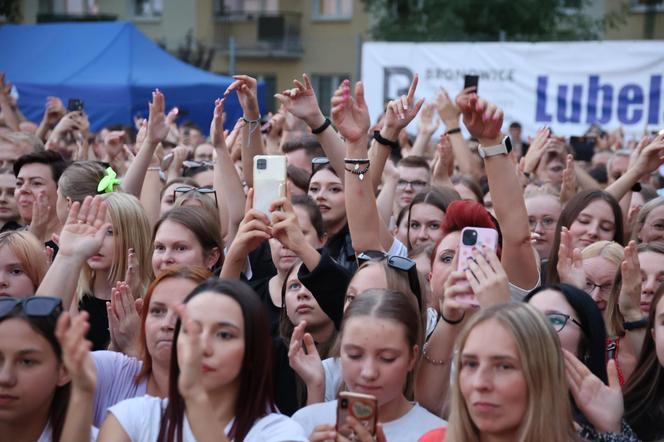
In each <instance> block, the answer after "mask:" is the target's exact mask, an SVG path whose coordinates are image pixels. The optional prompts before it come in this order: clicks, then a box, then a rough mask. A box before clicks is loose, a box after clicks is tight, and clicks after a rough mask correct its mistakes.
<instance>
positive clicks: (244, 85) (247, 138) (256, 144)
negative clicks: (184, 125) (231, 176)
mask: <svg viewBox="0 0 664 442" xmlns="http://www.w3.org/2000/svg"><path fill="white" fill-rule="evenodd" d="M233 78H235V81H234V82H233V83H232V84H231V85H230V86H228V89H226V92H224V98H226V97H227V96H228V95H229V94H231V93H232V92H233V91H236V92H237V97H238V100H239V101H240V106H242V112H243V114H242V119H243V120H244V121H245V123H246V124H245V125H244V126H243V127H242V143H243V145H242V170H243V172H244V180H245V181H246V182H247V186H249V187H254V164H253V162H254V157H255V156H256V155H262V154H263V153H265V149H264V147H263V138H262V136H261V130H260V129H261V123H260V118H261V114H260V111H259V109H258V99H257V98H256V94H257V93H258V83H257V82H256V79H255V78H252V77H250V76H248V75H235V76H234V77H233Z"/></svg>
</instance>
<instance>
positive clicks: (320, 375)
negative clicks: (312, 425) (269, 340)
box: [288, 321, 325, 403]
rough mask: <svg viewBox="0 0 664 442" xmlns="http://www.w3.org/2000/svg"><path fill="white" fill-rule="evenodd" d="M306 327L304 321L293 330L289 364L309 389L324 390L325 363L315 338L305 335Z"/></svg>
mask: <svg viewBox="0 0 664 442" xmlns="http://www.w3.org/2000/svg"><path fill="white" fill-rule="evenodd" d="M306 327H307V323H306V322H305V321H302V322H300V323H299V324H298V325H297V326H296V327H295V329H294V330H293V334H292V335H291V340H290V347H289V348H288V362H289V364H290V366H291V368H292V369H293V370H294V371H295V373H297V374H298V375H299V376H300V377H301V378H302V380H303V381H304V383H305V384H306V385H307V388H309V387H310V386H318V387H321V388H323V389H324V384H325V370H324V369H323V362H322V361H321V359H320V355H319V354H318V350H317V349H316V345H315V343H314V338H313V337H312V336H311V335H310V334H309V333H305V329H306ZM305 350H306V352H305ZM309 403H311V402H309Z"/></svg>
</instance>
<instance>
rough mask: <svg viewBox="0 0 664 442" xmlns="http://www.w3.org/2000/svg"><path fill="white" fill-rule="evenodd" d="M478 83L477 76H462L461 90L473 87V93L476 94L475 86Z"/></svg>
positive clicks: (478, 78) (478, 77)
mask: <svg viewBox="0 0 664 442" xmlns="http://www.w3.org/2000/svg"><path fill="white" fill-rule="evenodd" d="M479 82H480V76H479V75H464V76H463V88H464V89H466V88H469V87H474V88H475V93H477V85H478V83H479Z"/></svg>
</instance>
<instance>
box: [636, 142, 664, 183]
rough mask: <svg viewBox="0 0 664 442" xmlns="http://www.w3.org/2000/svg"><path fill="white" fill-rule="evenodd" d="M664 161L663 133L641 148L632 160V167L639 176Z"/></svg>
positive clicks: (652, 170) (653, 169) (652, 169)
mask: <svg viewBox="0 0 664 442" xmlns="http://www.w3.org/2000/svg"><path fill="white" fill-rule="evenodd" d="M637 150H638V148H637ZM663 162H664V134H661V135H657V136H656V137H655V139H654V140H652V142H651V143H650V144H648V145H647V146H645V147H644V148H643V150H642V151H641V153H640V154H639V155H638V157H637V158H636V161H635V162H634V169H635V170H636V171H637V172H638V174H639V175H640V176H643V175H645V174H647V173H651V172H654V171H655V170H656V169H657V168H658V167H659V166H660V165H661V164H662V163H663Z"/></svg>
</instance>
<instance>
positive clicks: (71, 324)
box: [55, 311, 97, 396]
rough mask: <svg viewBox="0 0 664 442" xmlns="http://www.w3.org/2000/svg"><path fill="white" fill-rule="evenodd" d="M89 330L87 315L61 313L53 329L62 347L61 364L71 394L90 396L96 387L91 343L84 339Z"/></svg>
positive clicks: (85, 313)
mask: <svg viewBox="0 0 664 442" xmlns="http://www.w3.org/2000/svg"><path fill="white" fill-rule="evenodd" d="M89 329H90V324H89V323H88V313H87V312H85V311H83V312H80V313H79V314H77V315H76V316H71V315H70V314H69V313H68V312H64V313H62V315H60V317H59V318H58V323H57V325H56V327H55V336H56V337H57V339H58V342H59V343H60V346H61V347H62V362H63V363H64V365H65V367H66V368H67V372H68V374H69V376H70V378H71V385H72V390H73V392H78V393H83V394H85V395H87V396H92V395H93V394H94V392H95V388H96V386H97V369H96V368H95V365H94V362H93V360H92V355H91V354H90V349H91V348H92V343H91V342H90V341H88V340H87V339H85V335H86V333H87V332H88V330H89Z"/></svg>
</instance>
